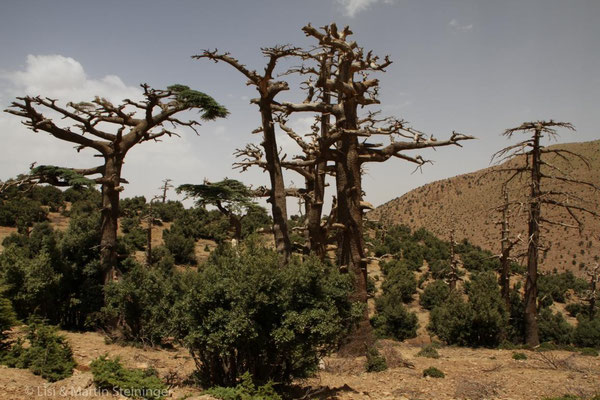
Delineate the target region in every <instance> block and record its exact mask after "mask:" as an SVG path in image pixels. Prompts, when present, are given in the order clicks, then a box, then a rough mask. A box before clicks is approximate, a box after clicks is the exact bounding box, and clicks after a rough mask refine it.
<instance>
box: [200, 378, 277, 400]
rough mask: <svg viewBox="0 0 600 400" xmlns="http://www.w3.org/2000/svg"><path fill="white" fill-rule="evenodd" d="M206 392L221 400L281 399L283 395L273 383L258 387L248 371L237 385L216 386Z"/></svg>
mask: <svg viewBox="0 0 600 400" xmlns="http://www.w3.org/2000/svg"><path fill="white" fill-rule="evenodd" d="M205 393H206V394H209V395H211V396H213V397H216V398H217V399H221V400H281V396H280V395H278V394H277V392H276V391H275V389H274V388H273V383H271V382H269V383H266V384H264V385H262V386H259V387H256V385H255V384H254V382H252V376H251V375H250V373H248V372H245V373H244V374H243V375H242V376H241V377H240V383H238V384H237V386H235V387H223V386H215V387H212V388H210V389H208V390H206V391H205Z"/></svg>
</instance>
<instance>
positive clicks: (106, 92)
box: [0, 54, 141, 103]
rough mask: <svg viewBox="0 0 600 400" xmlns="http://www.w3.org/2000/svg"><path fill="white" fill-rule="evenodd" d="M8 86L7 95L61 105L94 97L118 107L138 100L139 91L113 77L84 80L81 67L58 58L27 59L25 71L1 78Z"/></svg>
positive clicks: (5, 74) (3, 75) (8, 74)
mask: <svg viewBox="0 0 600 400" xmlns="http://www.w3.org/2000/svg"><path fill="white" fill-rule="evenodd" d="M0 77H2V78H3V79H4V80H7V81H8V83H9V84H11V86H12V88H10V89H9V90H10V93H9V94H12V95H13V96H16V95H24V94H26V95H31V96H36V95H42V96H48V97H52V98H57V99H60V100H63V101H90V100H93V99H94V97H95V96H100V97H104V98H106V99H108V100H110V101H112V102H115V103H119V102H121V100H123V99H125V98H139V97H140V96H141V90H140V88H139V87H134V86H127V85H125V83H123V81H122V80H121V78H119V77H118V76H116V75H106V76H105V77H103V78H101V79H90V78H88V77H87V75H86V73H85V71H84V69H83V66H82V65H81V64H80V63H79V62H78V61H76V60H74V59H73V58H71V57H64V56H61V55H56V54H54V55H28V56H27V62H26V65H25V69H24V70H23V71H15V72H8V73H3V74H2V75H0Z"/></svg>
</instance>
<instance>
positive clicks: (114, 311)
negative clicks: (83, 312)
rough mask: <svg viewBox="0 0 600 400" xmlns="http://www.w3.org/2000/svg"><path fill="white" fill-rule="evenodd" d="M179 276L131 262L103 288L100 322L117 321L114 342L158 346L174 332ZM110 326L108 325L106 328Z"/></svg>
mask: <svg viewBox="0 0 600 400" xmlns="http://www.w3.org/2000/svg"><path fill="white" fill-rule="evenodd" d="M183 281H184V279H182V277H181V273H173V271H172V269H170V268H167V267H166V266H164V265H162V266H157V265H156V264H155V265H153V266H151V267H147V266H142V265H140V264H138V263H136V262H133V266H132V267H131V268H130V270H129V271H128V272H126V273H125V274H123V276H122V278H121V279H120V280H119V281H118V282H111V283H109V284H107V285H106V286H105V288H104V292H105V296H104V298H105V306H104V307H103V308H102V310H101V313H102V317H103V320H104V321H105V322H106V323H107V322H108V321H118V322H117V325H118V329H117V330H116V332H114V334H117V335H118V336H116V337H114V339H115V340H118V341H124V342H136V343H141V344H149V345H151V346H156V345H160V344H162V342H163V339H166V338H168V337H173V336H174V335H175V332H176V330H177V326H176V324H175V322H176V320H175V319H174V318H173V305H174V304H176V303H177V302H179V301H180V300H181V298H182V297H183V292H184V282H183ZM108 325H110V324H108Z"/></svg>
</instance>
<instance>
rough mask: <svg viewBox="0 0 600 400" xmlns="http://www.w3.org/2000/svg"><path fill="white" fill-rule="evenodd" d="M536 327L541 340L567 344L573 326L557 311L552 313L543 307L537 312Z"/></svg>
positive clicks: (571, 334)
mask: <svg viewBox="0 0 600 400" xmlns="http://www.w3.org/2000/svg"><path fill="white" fill-rule="evenodd" d="M537 321H538V329H539V337H540V341H541V342H552V343H555V344H569V343H571V342H572V340H573V327H572V326H571V325H570V324H569V323H568V322H567V321H566V320H565V318H564V317H563V315H562V314H561V313H559V312H557V313H556V314H553V313H552V311H550V310H549V309H547V308H544V309H542V310H541V311H540V313H539V314H538V318H537Z"/></svg>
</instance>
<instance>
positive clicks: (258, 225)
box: [242, 204, 273, 238]
mask: <svg viewBox="0 0 600 400" xmlns="http://www.w3.org/2000/svg"><path fill="white" fill-rule="evenodd" d="M272 223H273V220H272V219H271V217H270V216H269V214H268V213H267V210H265V209H264V207H261V206H259V205H256V204H253V205H251V206H250V207H248V210H247V211H246V215H244V217H243V218H242V237H243V238H245V237H248V236H249V235H251V234H253V233H256V232H257V231H259V230H261V229H267V228H269V227H270V226H271V225H272Z"/></svg>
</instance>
